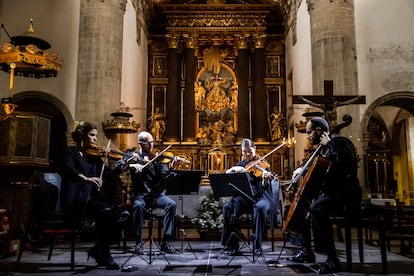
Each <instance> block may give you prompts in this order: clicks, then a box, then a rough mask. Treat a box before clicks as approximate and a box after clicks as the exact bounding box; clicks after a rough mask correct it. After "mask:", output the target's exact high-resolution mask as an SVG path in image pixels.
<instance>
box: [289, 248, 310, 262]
mask: <svg viewBox="0 0 414 276" xmlns="http://www.w3.org/2000/svg"><path fill="white" fill-rule="evenodd" d="M288 260H289V261H292V262H295V263H314V262H315V254H314V253H313V252H310V253H306V252H305V251H303V250H301V251H299V253H298V254H296V255H295V256H293V257H292V258H289V259H288Z"/></svg>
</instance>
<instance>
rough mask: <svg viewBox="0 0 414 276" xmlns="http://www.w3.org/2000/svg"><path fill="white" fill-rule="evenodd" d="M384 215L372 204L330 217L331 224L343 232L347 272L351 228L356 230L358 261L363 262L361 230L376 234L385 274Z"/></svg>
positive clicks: (347, 208)
mask: <svg viewBox="0 0 414 276" xmlns="http://www.w3.org/2000/svg"><path fill="white" fill-rule="evenodd" d="M385 215H386V214H385V213H384V210H383V209H382V208H380V207H379V206H376V205H372V204H362V205H357V206H348V207H346V208H345V209H344V213H343V215H341V216H332V217H331V222H332V224H334V225H336V226H337V227H338V228H343V229H344V231H345V248H346V263H347V270H348V271H349V272H351V271H352V228H355V229H356V232H357V239H358V251H359V260H360V262H361V263H363V262H364V243H363V235H362V233H363V229H365V230H367V229H369V230H374V231H377V232H378V244H379V247H380V251H381V263H382V272H383V273H387V271H388V265H387V252H386V246H385V227H384V225H385V223H384V222H385Z"/></svg>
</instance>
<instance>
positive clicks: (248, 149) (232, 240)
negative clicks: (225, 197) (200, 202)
mask: <svg viewBox="0 0 414 276" xmlns="http://www.w3.org/2000/svg"><path fill="white" fill-rule="evenodd" d="M241 152H242V161H240V162H239V163H237V164H236V166H234V167H232V168H230V169H229V170H227V172H226V173H242V172H247V173H248V179H249V183H250V185H251V187H252V191H253V193H254V200H255V203H252V202H251V201H249V200H247V199H246V198H244V197H242V196H235V197H233V198H232V199H231V200H230V201H228V202H227V203H226V204H225V205H224V207H223V218H224V226H223V232H222V236H221V244H222V245H223V246H225V247H224V251H225V252H226V251H227V253H229V254H236V253H237V252H238V250H239V244H238V242H239V239H238V238H237V237H234V236H233V235H231V233H232V232H237V229H238V226H239V217H240V215H241V214H243V213H250V212H251V211H252V210H253V220H254V225H255V231H254V234H255V243H254V245H255V248H254V250H255V253H256V254H259V255H260V254H262V242H263V235H264V231H265V227H266V215H267V213H269V212H270V217H271V225H274V224H275V223H274V222H275V220H276V202H275V201H274V200H273V197H272V186H276V185H271V183H270V182H272V181H273V183H272V184H277V182H278V179H277V176H274V175H272V173H271V172H270V171H269V167H268V164H267V162H265V161H263V162H260V164H259V163H257V164H255V163H256V161H257V160H258V159H259V156H258V155H256V146H255V145H254V143H253V141H252V140H250V139H243V140H242V142H241ZM256 165H258V166H256ZM258 167H261V168H260V169H259V168H258ZM246 169H247V170H246ZM277 185H278V184H277ZM273 192H275V193H277V192H278V191H273Z"/></svg>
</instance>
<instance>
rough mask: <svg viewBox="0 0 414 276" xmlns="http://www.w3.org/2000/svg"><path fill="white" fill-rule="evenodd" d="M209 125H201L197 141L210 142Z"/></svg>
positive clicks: (202, 143)
mask: <svg viewBox="0 0 414 276" xmlns="http://www.w3.org/2000/svg"><path fill="white" fill-rule="evenodd" d="M208 132H209V131H208V127H200V128H199V129H198V132H197V134H196V141H197V143H199V144H200V145H207V144H208V143H209V133H208Z"/></svg>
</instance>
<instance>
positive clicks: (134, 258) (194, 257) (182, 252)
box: [0, 241, 414, 276]
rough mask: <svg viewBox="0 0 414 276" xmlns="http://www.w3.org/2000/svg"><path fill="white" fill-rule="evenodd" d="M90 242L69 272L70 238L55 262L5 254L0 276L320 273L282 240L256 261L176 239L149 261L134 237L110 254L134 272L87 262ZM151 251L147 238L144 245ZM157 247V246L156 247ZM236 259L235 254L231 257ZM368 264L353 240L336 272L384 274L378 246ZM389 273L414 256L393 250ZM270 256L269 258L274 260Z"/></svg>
mask: <svg viewBox="0 0 414 276" xmlns="http://www.w3.org/2000/svg"><path fill="white" fill-rule="evenodd" d="M91 245H92V244H91V243H90V242H78V243H77V244H76V247H77V249H76V253H75V258H76V267H75V271H70V268H69V263H70V250H69V245H68V244H66V243H59V244H57V245H56V248H55V250H54V252H53V255H52V258H51V260H50V261H47V254H48V248H47V247H45V248H40V249H39V250H37V251H35V252H34V251H28V250H26V251H24V253H23V257H22V260H21V264H20V269H19V271H16V269H15V264H16V259H17V258H16V256H9V257H4V258H2V259H1V260H0V275H48V274H49V275H56V274H58V275H74V274H79V275H98V276H99V275H111V276H115V275H128V274H131V275H159V274H162V275H275V274H277V275H279V274H282V275H304V274H305V275H310V274H317V271H316V270H314V269H313V267H312V265H310V264H308V265H297V264H292V263H289V262H288V261H286V258H287V257H289V256H292V255H293V254H294V253H295V252H296V251H297V247H296V246H293V245H291V244H286V246H285V247H283V242H281V241H277V242H275V244H274V251H272V247H271V243H270V242H265V243H264V245H263V251H264V256H263V257H259V258H257V259H256V260H255V261H254V262H252V256H251V255H250V253H249V246H248V244H246V245H247V246H246V247H245V248H243V250H242V251H243V252H245V253H246V255H241V256H235V257H234V258H233V257H232V256H228V255H223V254H221V246H220V243H219V242H218V241H211V242H207V241H202V242H201V241H176V242H174V243H173V245H174V247H175V248H176V250H177V252H176V253H174V254H167V255H152V256H151V257H152V262H151V264H149V257H150V256H149V254H148V253H146V254H144V255H139V256H138V255H134V254H133V251H132V245H133V243H132V242H128V243H127V249H126V250H123V249H122V248H117V247H114V248H112V249H111V253H112V255H113V256H114V259H115V260H116V262H117V263H118V264H120V265H122V264H123V265H124V266H123V267H125V268H127V267H128V266H132V267H135V268H136V270H135V271H133V272H127V271H126V272H125V271H122V270H116V271H110V270H106V269H103V268H99V267H96V264H95V262H94V260H93V259H92V258H91V259H90V260H89V261H87V253H86V252H87V250H88V248H89V247H90V246H91ZM145 246H146V250H148V243H146V244H145ZM336 246H337V250H338V254H339V257H340V260H341V266H342V267H343V269H345V266H346V259H345V249H344V244H343V243H340V242H337V243H336ZM155 249H157V248H155ZM232 258H233V259H232ZM364 258H365V261H364V264H360V263H359V256H358V250H357V246H356V244H353V267H352V271H353V272H352V273H350V272H339V273H337V275H375V274H382V271H381V257H380V251H379V248H378V247H376V246H371V245H364ZM387 258H388V271H389V275H412V274H413V273H414V258H409V257H405V256H401V255H398V254H395V253H391V252H388V254H387ZM324 260H325V256H324V255H321V254H317V261H319V262H323V261H324ZM269 261H270V262H269ZM276 261H278V262H277V263H279V265H278V266H268V265H267V264H268V263H275V262H276Z"/></svg>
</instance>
